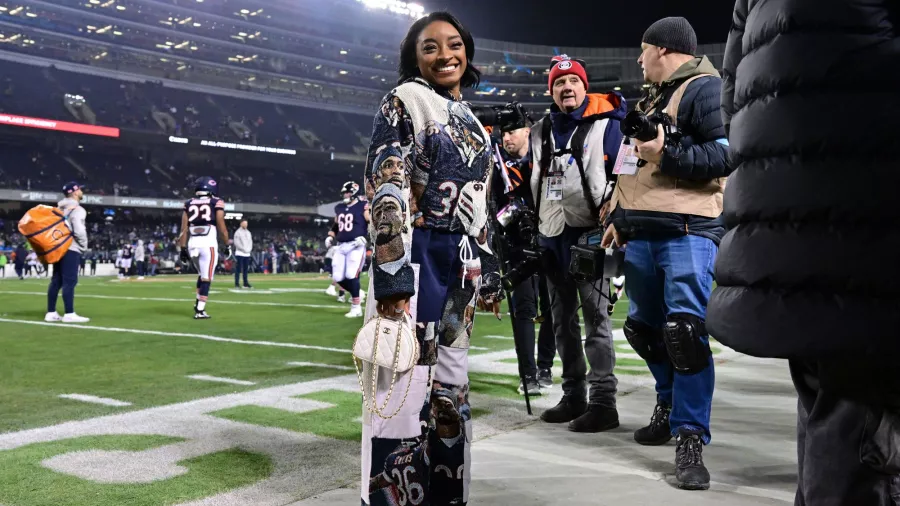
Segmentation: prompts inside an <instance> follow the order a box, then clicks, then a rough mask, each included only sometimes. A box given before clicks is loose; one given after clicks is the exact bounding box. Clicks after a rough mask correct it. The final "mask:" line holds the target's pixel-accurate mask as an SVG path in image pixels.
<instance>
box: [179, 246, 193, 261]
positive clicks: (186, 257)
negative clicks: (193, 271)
mask: <svg viewBox="0 0 900 506" xmlns="http://www.w3.org/2000/svg"><path fill="white" fill-rule="evenodd" d="M181 261H182V262H184V263H188V262H190V261H191V254H190V253H188V249H187V248H185V247H183V246H182V248H181Z"/></svg>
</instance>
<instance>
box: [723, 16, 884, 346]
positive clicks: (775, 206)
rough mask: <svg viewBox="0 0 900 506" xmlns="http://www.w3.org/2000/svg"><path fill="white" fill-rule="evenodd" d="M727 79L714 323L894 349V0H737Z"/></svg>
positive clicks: (743, 338) (736, 339) (796, 339)
mask: <svg viewBox="0 0 900 506" xmlns="http://www.w3.org/2000/svg"><path fill="white" fill-rule="evenodd" d="M723 82H724V84H723V92H722V111H723V114H724V120H725V124H726V129H727V130H728V131H729V136H730V137H729V140H730V142H731V155H732V156H733V157H734V158H733V160H732V161H733V164H734V166H735V167H736V170H735V172H734V173H733V174H732V176H731V178H730V179H729V180H728V184H727V186H726V188H725V197H724V198H725V220H726V225H727V226H728V227H729V231H728V233H727V235H726V236H725V238H724V239H723V240H722V244H721V249H720V251H719V257H718V260H717V263H716V279H717V281H718V284H719V287H718V288H717V289H716V291H715V292H714V293H713V296H712V301H711V302H710V304H709V308H708V313H707V323H706V324H707V328H708V329H709V331H710V334H711V335H713V336H715V337H716V338H717V339H719V340H721V341H722V342H723V343H725V344H726V345H728V346H730V347H732V348H735V349H737V350H738V351H742V352H745V353H749V354H751V355H757V356H766V357H810V358H812V357H824V356H829V355H839V356H848V355H854V354H856V355H860V354H880V355H882V356H885V355H887V354H896V353H900V148H898V144H897V141H896V138H897V135H898V134H900V2H897V0H818V1H815V2H811V1H810V2H795V1H789V0H769V1H762V0H739V1H738V2H737V5H736V6H735V12H734V21H733V26H732V28H731V33H730V34H729V37H728V44H727V46H726V54H725V71H724V74H723Z"/></svg>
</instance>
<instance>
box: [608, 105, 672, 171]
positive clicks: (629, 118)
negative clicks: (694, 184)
mask: <svg viewBox="0 0 900 506" xmlns="http://www.w3.org/2000/svg"><path fill="white" fill-rule="evenodd" d="M659 125H662V126H663V134H664V139H665V141H664V142H665V146H666V147H668V146H674V145H676V144H679V143H680V142H681V138H682V137H683V136H684V134H683V133H682V131H681V129H679V128H678V125H676V124H675V122H674V121H673V120H672V117H671V116H669V115H668V114H666V113H665V112H655V113H653V114H649V115H648V114H644V113H642V112H640V111H637V110H634V111H631V112H629V113H628V114H626V115H625V119H623V120H622V122H621V123H620V124H619V128H620V129H621V130H622V134H623V135H625V137H628V138H629V139H637V140H639V141H641V142H649V141H652V140H653V139H656V136H657V135H658V133H657V132H658V127H659ZM646 163H647V162H646V161H645V160H638V167H643V166H644V165H645V164H646Z"/></svg>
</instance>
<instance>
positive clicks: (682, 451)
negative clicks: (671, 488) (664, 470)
mask: <svg viewBox="0 0 900 506" xmlns="http://www.w3.org/2000/svg"><path fill="white" fill-rule="evenodd" d="M701 434H702V432H700V431H695V430H689V429H678V437H676V438H675V444H676V445H677V447H676V448H675V479H676V480H677V481H678V488H681V489H684V490H706V489H708V488H709V471H708V470H707V469H706V466H705V465H703V440H701V439H700V435H701Z"/></svg>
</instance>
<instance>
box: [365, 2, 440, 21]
mask: <svg viewBox="0 0 900 506" xmlns="http://www.w3.org/2000/svg"><path fill="white" fill-rule="evenodd" d="M356 1H357V2H360V3H361V4H363V5H365V6H366V7H368V8H370V9H381V10H388V11H391V12H393V13H395V14H400V15H403V16H409V17H411V18H416V19H418V18H421V17H422V16H424V15H425V7H422V6H421V5H419V4H416V3H407V2H401V1H400V0H356Z"/></svg>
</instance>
